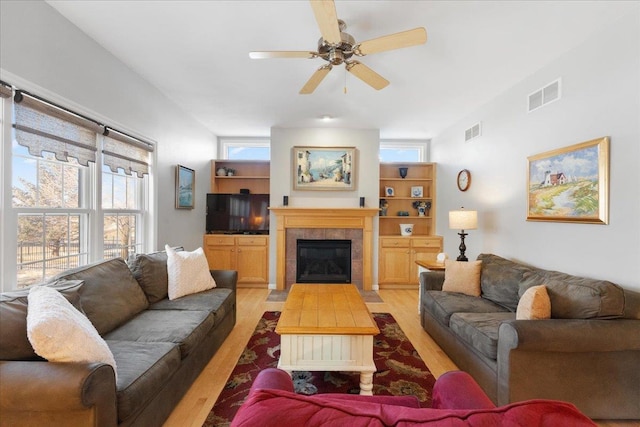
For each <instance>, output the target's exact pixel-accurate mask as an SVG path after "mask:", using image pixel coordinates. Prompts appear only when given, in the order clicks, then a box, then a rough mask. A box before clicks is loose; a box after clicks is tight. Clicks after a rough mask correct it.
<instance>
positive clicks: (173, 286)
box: [164, 245, 216, 300]
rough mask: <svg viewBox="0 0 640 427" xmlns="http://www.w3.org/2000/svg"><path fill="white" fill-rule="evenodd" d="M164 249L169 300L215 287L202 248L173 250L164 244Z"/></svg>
mask: <svg viewBox="0 0 640 427" xmlns="http://www.w3.org/2000/svg"><path fill="white" fill-rule="evenodd" d="M164 250H165V251H166V252H167V275H168V276H169V299H170V300H174V299H176V298H180V297H182V296H185V295H190V294H195V293H197V292H202V291H206V290H207V289H211V288H215V287H216V282H215V280H213V277H211V272H210V271H209V264H208V263H207V258H206V257H205V256H204V251H203V250H202V248H198V249H196V250H195V251H193V252H187V251H175V250H173V249H171V247H170V246H169V245H165V247H164Z"/></svg>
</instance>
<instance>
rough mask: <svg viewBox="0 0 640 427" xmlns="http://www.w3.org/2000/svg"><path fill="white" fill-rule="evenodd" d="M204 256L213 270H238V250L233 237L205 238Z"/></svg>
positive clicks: (208, 236)
mask: <svg viewBox="0 0 640 427" xmlns="http://www.w3.org/2000/svg"><path fill="white" fill-rule="evenodd" d="M204 254H205V256H206V257H207V262H208V263H209V268H210V269H211V270H235V269H236V249H235V242H234V239H233V236H217V235H207V236H204Z"/></svg>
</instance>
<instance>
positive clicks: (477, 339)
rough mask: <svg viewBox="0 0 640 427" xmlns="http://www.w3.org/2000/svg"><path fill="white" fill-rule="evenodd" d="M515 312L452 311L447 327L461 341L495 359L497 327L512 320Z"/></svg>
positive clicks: (496, 352)
mask: <svg viewBox="0 0 640 427" xmlns="http://www.w3.org/2000/svg"><path fill="white" fill-rule="evenodd" d="M515 318H516V314H515V313H513V312H511V311H507V312H501V313H454V314H453V315H451V320H450V321H449V327H450V328H451V331H452V332H453V333H454V334H456V335H457V336H458V337H459V338H460V339H461V340H462V341H464V342H465V343H467V344H468V345H469V346H470V347H471V348H473V349H476V350H477V351H479V352H480V353H481V354H482V355H484V356H485V357H488V358H489V359H492V360H496V359H497V357H498V356H497V354H498V329H499V328H500V324H501V323H502V322H504V321H506V320H514V319H515Z"/></svg>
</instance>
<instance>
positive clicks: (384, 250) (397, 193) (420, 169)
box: [378, 162, 442, 288]
mask: <svg viewBox="0 0 640 427" xmlns="http://www.w3.org/2000/svg"><path fill="white" fill-rule="evenodd" d="M400 168H406V176H405V177H404V178H402V177H401V176H400ZM414 190H418V191H414ZM379 194H380V202H381V203H380V207H381V208H382V207H383V203H382V202H383V201H384V202H385V203H384V204H385V205H386V206H385V207H386V215H383V214H382V213H383V212H381V215H380V221H379V239H378V246H379V250H378V258H379V260H378V261H379V263H378V283H379V285H380V287H382V288H415V287H417V285H418V267H417V264H416V261H426V260H431V261H434V260H435V259H436V256H437V255H438V253H439V252H441V251H442V237H440V236H435V235H434V233H435V228H436V218H435V214H436V164H435V163H410V162H409V163H407V162H403V163H381V164H380V192H379ZM420 201H423V202H429V203H430V204H431V207H430V209H428V210H426V211H425V212H424V215H423V216H421V215H419V211H418V209H416V208H415V207H414V203H415V202H420ZM400 212H406V213H408V214H409V215H408V216H404V215H400V214H399V213H400ZM400 224H413V233H412V234H411V236H401V233H400Z"/></svg>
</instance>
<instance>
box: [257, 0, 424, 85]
mask: <svg viewBox="0 0 640 427" xmlns="http://www.w3.org/2000/svg"><path fill="white" fill-rule="evenodd" d="M310 3H311V8H312V9H313V13H314V15H315V18H316V22H317V23H318V27H319V28H320V33H321V34H322V37H321V38H320V40H318V51H317V52H313V51H258V52H250V53H249V57H250V58H252V59H271V58H306V59H314V58H322V59H324V60H325V61H327V62H328V64H325V65H323V66H321V67H320V68H318V69H317V70H316V72H315V73H313V75H312V76H311V78H310V79H309V80H308V81H307V83H305V85H304V86H303V87H302V89H300V94H303V95H307V94H311V93H313V91H314V90H316V88H317V87H318V85H319V84H320V83H321V82H322V80H323V79H324V78H325V77H326V76H327V74H329V71H331V69H332V68H333V66H334V65H340V64H345V68H346V70H347V71H349V72H350V73H351V74H353V75H354V76H356V77H357V78H359V79H360V80H362V81H363V82H365V83H366V84H368V85H369V86H371V87H372V88H374V89H376V90H380V89H384V88H385V87H387V85H388V84H389V81H388V80H387V79H385V78H384V77H382V76H381V75H380V74H378V73H376V72H375V71H373V70H372V69H371V68H369V67H367V66H366V65H364V64H363V63H361V62H360V61H357V60H355V59H353V58H352V57H353V56H354V55H355V56H365V55H369V54H372V53H378V52H384V51H387V50H393V49H400V48H403V47H409V46H416V45H419V44H424V43H426V42H427V31H426V30H425V29H424V28H423V27H418V28H414V29H413V30H408V31H402V32H399V33H394V34H389V35H386V36H382V37H378V38H375V39H371V40H367V41H364V42H361V43H356V41H355V39H354V38H353V36H351V34H348V33H345V32H344V30H346V28H347V24H345V22H344V21H342V20H341V19H338V16H337V13H336V6H335V3H334V0H310Z"/></svg>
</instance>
